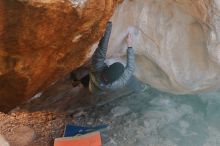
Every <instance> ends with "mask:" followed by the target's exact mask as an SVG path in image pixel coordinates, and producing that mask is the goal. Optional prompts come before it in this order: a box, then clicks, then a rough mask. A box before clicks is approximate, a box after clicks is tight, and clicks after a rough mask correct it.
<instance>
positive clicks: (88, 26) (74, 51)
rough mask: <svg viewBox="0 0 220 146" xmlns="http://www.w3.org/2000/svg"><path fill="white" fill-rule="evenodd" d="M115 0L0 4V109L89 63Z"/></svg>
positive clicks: (22, 0)
mask: <svg viewBox="0 0 220 146" xmlns="http://www.w3.org/2000/svg"><path fill="white" fill-rule="evenodd" d="M117 2H119V0H1V1H0V100H1V102H0V110H1V111H2V110H4V109H5V108H6V107H7V106H9V107H11V106H14V105H15V104H18V103H20V102H21V101H23V100H25V99H27V98H30V97H32V96H33V95H34V94H36V93H37V92H39V91H41V90H43V89H45V88H47V87H48V86H49V85H51V84H52V83H53V82H54V81H56V80H57V79H59V78H62V76H64V75H65V74H66V73H67V72H69V71H71V70H72V69H74V68H77V67H79V66H81V65H82V64H84V63H85V61H86V60H88V58H89V56H90V55H91V53H92V50H91V49H89V48H90V47H91V45H92V44H94V43H95V42H96V41H97V40H98V39H99V38H100V36H101V35H102V33H103V31H104V28H105V25H106V23H107V21H108V20H109V18H110V17H111V15H112V13H113V10H114V7H115V6H116V4H117Z"/></svg>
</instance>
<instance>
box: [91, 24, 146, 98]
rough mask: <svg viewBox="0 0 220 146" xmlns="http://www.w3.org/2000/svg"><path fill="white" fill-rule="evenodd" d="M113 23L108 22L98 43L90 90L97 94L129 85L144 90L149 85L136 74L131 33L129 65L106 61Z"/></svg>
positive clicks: (136, 89)
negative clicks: (107, 62)
mask: <svg viewBox="0 0 220 146" xmlns="http://www.w3.org/2000/svg"><path fill="white" fill-rule="evenodd" d="M111 29H112V23H111V22H108V24H107V28H106V30H105V34H104V36H103V37H102V39H101V40H100V42H99V44H98V48H97V49H96V51H95V53H94V55H93V57H92V64H91V67H90V73H89V74H90V82H89V90H90V92H92V93H93V94H95V95H102V94H103V93H106V92H109V91H114V90H116V89H120V88H123V87H125V86H126V87H127V88H129V89H131V90H132V91H134V92H140V91H144V90H145V89H146V87H147V86H145V85H144V84H142V83H140V82H139V81H138V80H137V79H136V78H135V77H134V76H133V73H134V70H135V55H134V50H133V48H132V38H131V34H130V33H129V34H128V36H127V44H128V48H127V65H126V67H124V65H123V64H121V63H120V62H115V63H113V64H112V65H110V66H107V64H106V63H105V62H104V61H105V57H106V53H107V48H108V42H109V38H110V34H111Z"/></svg>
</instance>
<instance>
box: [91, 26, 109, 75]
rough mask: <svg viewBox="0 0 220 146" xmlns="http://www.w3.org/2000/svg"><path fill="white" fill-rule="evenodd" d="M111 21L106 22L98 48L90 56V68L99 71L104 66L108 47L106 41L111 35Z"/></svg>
mask: <svg viewBox="0 0 220 146" xmlns="http://www.w3.org/2000/svg"><path fill="white" fill-rule="evenodd" d="M111 30H112V22H108V24H107V27H106V30H105V34H104V36H103V37H102V39H101V40H100V42H99V45H98V48H97V49H96V51H95V53H94V54H93V56H92V70H93V71H101V70H102V69H103V67H104V66H105V63H104V61H105V57H106V53H107V49H108V42H109V38H110V35H111Z"/></svg>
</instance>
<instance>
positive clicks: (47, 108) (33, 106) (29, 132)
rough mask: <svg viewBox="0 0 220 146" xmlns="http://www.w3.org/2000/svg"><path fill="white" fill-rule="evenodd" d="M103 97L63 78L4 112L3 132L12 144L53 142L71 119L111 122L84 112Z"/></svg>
mask: <svg viewBox="0 0 220 146" xmlns="http://www.w3.org/2000/svg"><path fill="white" fill-rule="evenodd" d="M116 94H117V96H118V95H120V94H118V93H116ZM113 95H114V94H113ZM112 97H114V96H112V94H111V95H107V96H105V99H106V100H105V101H108V100H111V99H113V98H112ZM99 98H100V97H98V98H97V97H93V96H92V95H91V94H90V93H89V92H88V90H87V89H85V88H83V87H82V85H79V86H77V87H75V88H73V86H72V82H71V81H70V80H62V81H59V82H58V83H56V84H54V85H53V86H52V87H50V88H49V89H48V90H47V91H45V92H43V93H38V94H37V95H36V96H34V97H33V98H32V100H30V101H28V102H27V103H24V104H23V105H19V106H18V107H17V108H15V109H13V110H12V111H11V112H10V113H8V114H4V113H0V136H1V135H2V136H3V137H4V138H5V139H6V140H7V141H8V142H9V143H10V145H11V146H30V145H31V146H52V145H53V142H54V139H55V138H58V137H62V135H63V132H64V128H65V125H66V124H67V123H74V124H76V125H81V126H83V125H87V126H88V125H91V126H94V125H96V124H98V123H100V124H102V123H107V122H103V121H99V119H97V117H94V116H92V115H88V114H87V113H84V112H82V109H90V108H92V107H94V106H96V104H95V103H96V102H97V101H98V100H99ZM91 112H92V111H91ZM86 114H87V115H86ZM0 146H2V145H1V143H0ZM3 146H4V145H3Z"/></svg>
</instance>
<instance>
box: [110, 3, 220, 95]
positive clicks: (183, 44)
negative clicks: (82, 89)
mask: <svg viewBox="0 0 220 146" xmlns="http://www.w3.org/2000/svg"><path fill="white" fill-rule="evenodd" d="M219 14H220V2H219V0H196V1H192V0H132V1H124V2H123V4H122V5H120V6H119V7H118V8H117V10H116V11H115V13H114V16H113V18H112V20H113V24H114V26H113V32H112V37H111V42H110V49H109V52H108V57H109V58H111V57H115V58H117V57H118V55H119V56H123V55H125V54H126V52H125V50H126V44H125V42H124V38H125V36H126V35H127V33H128V32H131V33H132V34H133V37H134V48H135V49H136V50H135V51H136V55H137V60H136V63H137V70H136V76H137V77H138V78H139V79H140V80H142V81H143V82H145V83H148V84H150V85H152V86H153V87H155V88H157V89H160V90H163V91H168V92H173V93H178V94H184V93H195V92H201V91H207V90H211V89H216V88H219V85H220V15H219ZM116 54H117V55H116Z"/></svg>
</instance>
